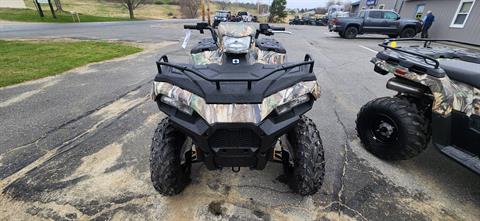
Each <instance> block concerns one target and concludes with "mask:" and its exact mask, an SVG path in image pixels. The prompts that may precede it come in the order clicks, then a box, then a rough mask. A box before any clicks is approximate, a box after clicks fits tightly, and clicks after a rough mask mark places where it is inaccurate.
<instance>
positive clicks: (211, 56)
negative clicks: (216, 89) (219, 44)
mask: <svg viewBox="0 0 480 221" xmlns="http://www.w3.org/2000/svg"><path fill="white" fill-rule="evenodd" d="M192 62H193V64H195V65H207V64H219V65H221V64H222V63H223V53H222V52H220V51H219V50H215V51H203V52H200V53H196V54H192Z"/></svg>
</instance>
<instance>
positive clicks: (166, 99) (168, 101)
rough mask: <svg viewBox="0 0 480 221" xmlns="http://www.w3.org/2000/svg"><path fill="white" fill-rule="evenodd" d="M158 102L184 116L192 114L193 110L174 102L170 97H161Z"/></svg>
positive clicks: (176, 101)
mask: <svg viewBox="0 0 480 221" xmlns="http://www.w3.org/2000/svg"><path fill="white" fill-rule="evenodd" d="M160 100H161V101H162V102H163V103H164V104H167V105H170V106H172V107H174V108H177V110H179V111H181V112H183V113H185V114H188V115H192V114H193V109H192V108H191V107H189V106H187V105H186V104H184V103H182V102H180V101H178V100H175V99H173V98H171V97H167V96H162V97H161V98H160Z"/></svg>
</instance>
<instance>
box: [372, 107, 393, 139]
mask: <svg viewBox="0 0 480 221" xmlns="http://www.w3.org/2000/svg"><path fill="white" fill-rule="evenodd" d="M369 135H370V138H371V139H372V140H374V141H376V142H379V143H382V144H388V145H390V144H395V143H397V141H398V125H397V123H396V122H395V120H393V119H392V118H391V117H389V116H387V115H385V114H378V115H375V116H374V117H373V118H372V120H371V121H370V123H369Z"/></svg>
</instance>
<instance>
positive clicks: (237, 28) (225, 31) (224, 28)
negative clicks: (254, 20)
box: [217, 22, 257, 40]
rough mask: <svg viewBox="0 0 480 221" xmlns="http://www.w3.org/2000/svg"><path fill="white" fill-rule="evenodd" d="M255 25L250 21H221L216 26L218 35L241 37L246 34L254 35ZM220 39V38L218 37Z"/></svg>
mask: <svg viewBox="0 0 480 221" xmlns="http://www.w3.org/2000/svg"><path fill="white" fill-rule="evenodd" d="M256 33H257V27H255V25H253V24H251V23H246V22H222V23H220V25H219V26H218V31H217V34H218V37H219V38H221V37H223V36H229V37H235V38H241V37H247V36H255V34H256ZM220 40H221V39H220Z"/></svg>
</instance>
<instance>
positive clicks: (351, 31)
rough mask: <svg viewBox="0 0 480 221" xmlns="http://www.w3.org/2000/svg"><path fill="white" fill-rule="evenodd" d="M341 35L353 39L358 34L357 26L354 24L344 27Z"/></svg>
mask: <svg viewBox="0 0 480 221" xmlns="http://www.w3.org/2000/svg"><path fill="white" fill-rule="evenodd" d="M343 35H344V38H346V39H353V38H355V37H357V35H358V28H357V27H354V26H350V27H348V28H347V29H345V32H344V33H343Z"/></svg>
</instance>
